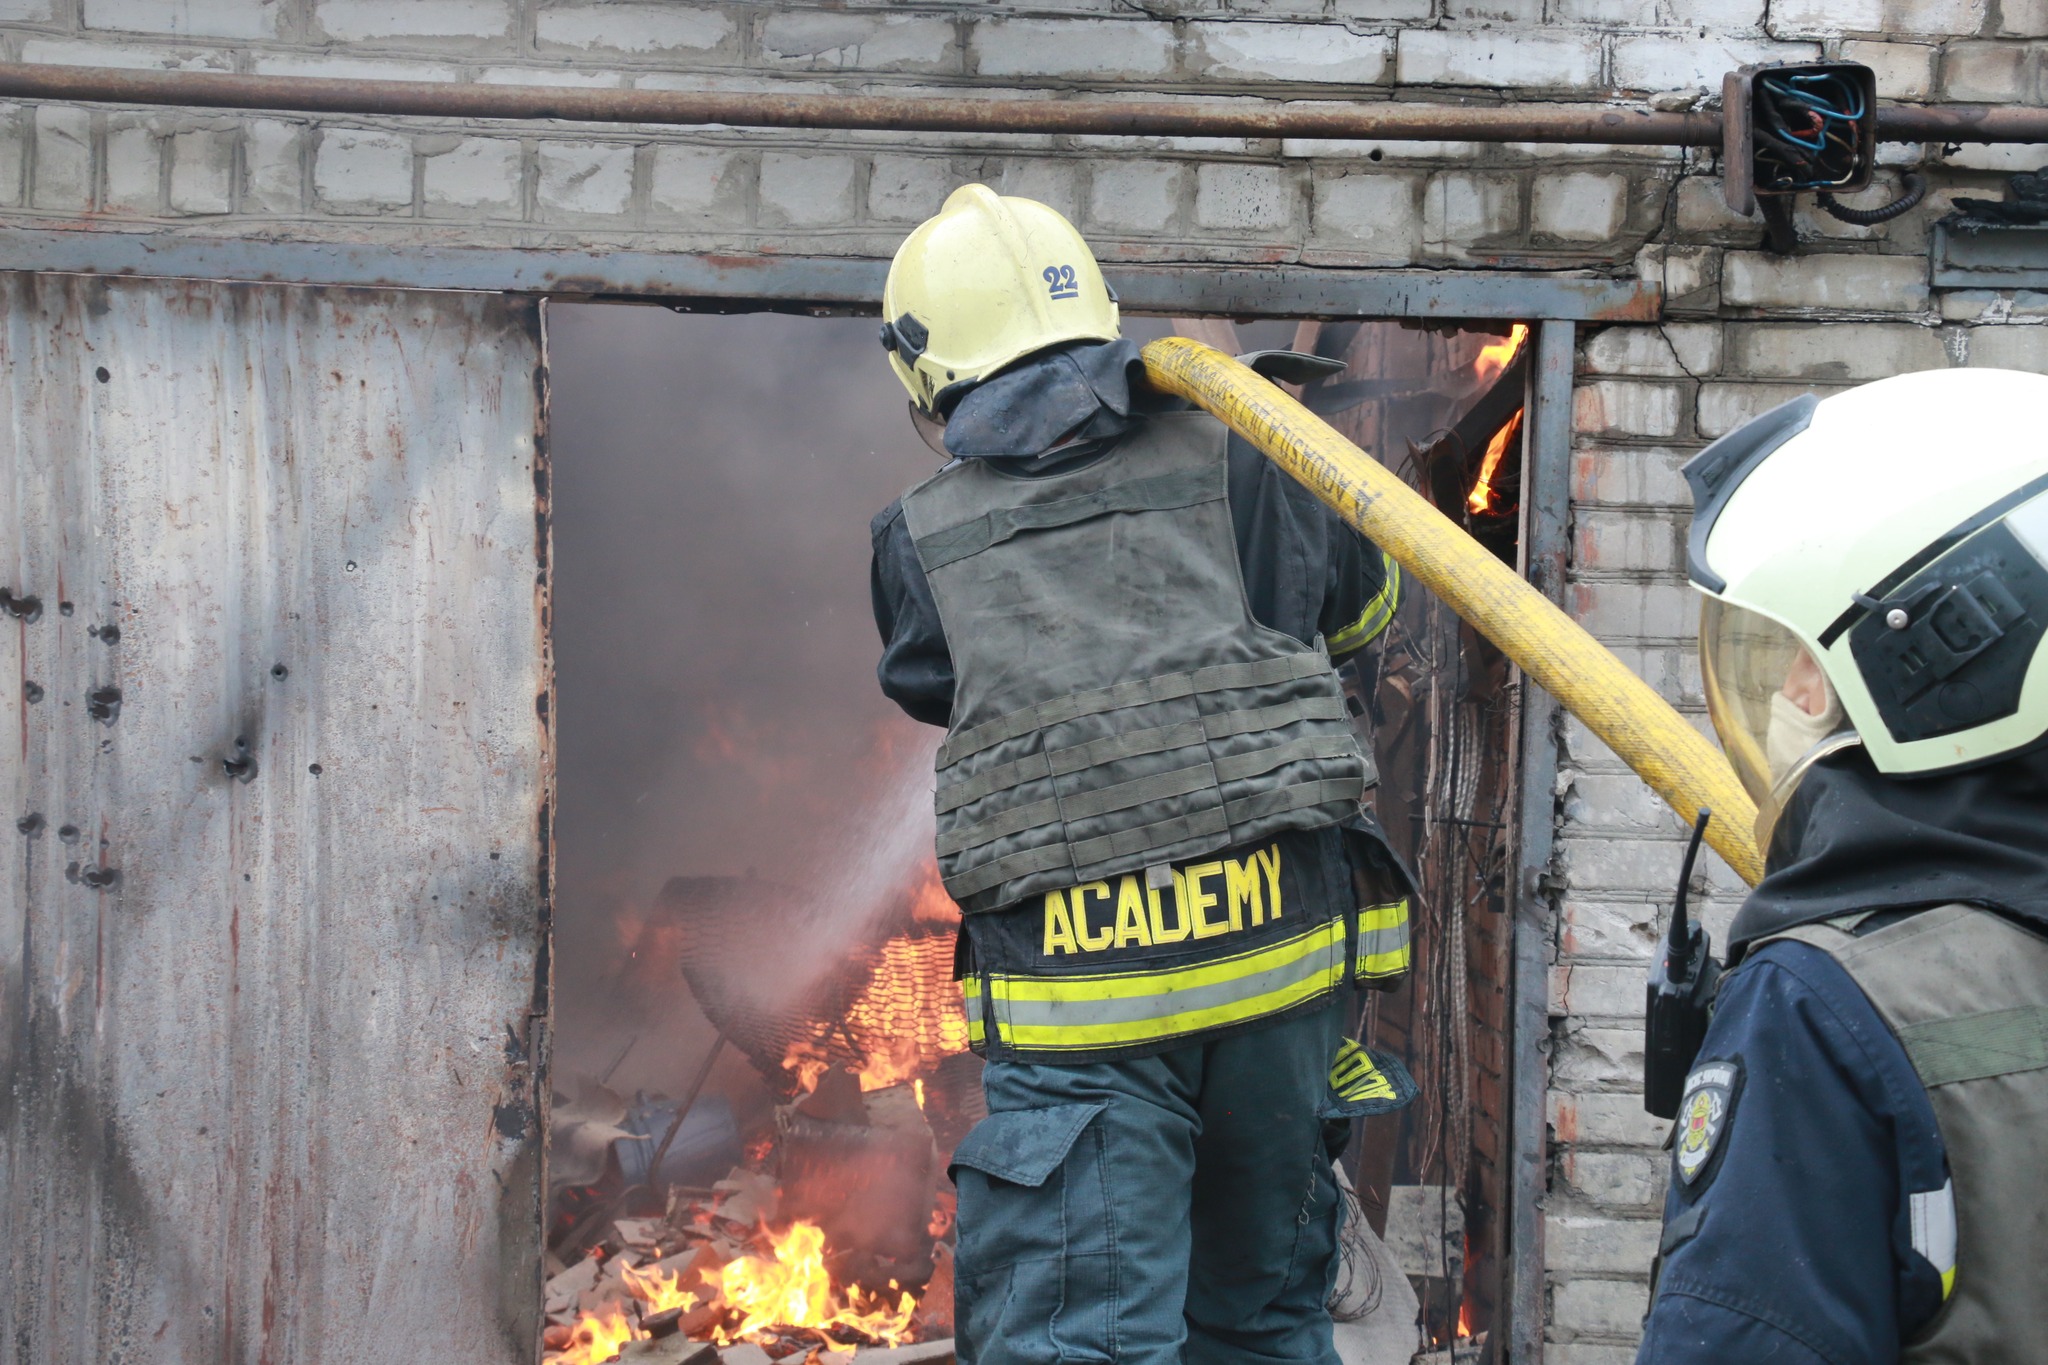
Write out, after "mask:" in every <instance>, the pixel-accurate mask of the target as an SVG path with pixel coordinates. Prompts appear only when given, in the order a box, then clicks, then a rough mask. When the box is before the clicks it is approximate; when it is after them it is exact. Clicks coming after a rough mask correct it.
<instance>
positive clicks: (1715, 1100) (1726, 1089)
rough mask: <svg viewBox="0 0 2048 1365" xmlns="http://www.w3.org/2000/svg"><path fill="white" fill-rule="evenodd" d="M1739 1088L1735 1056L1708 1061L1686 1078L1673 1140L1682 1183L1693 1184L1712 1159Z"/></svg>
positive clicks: (1738, 1070) (1737, 1061) (1733, 1109)
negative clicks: (1675, 1136)
mask: <svg viewBox="0 0 2048 1365" xmlns="http://www.w3.org/2000/svg"><path fill="white" fill-rule="evenodd" d="M1741 1089H1742V1063H1741V1062H1740V1061H1739V1060H1734V1059H1731V1060H1728V1061H1720V1062H1708V1063H1707V1064H1706V1065H1704V1066H1701V1067H1699V1068H1697V1069H1695V1070H1694V1071H1693V1073H1692V1074H1691V1075H1690V1076H1687V1077H1686V1078H1685V1098H1683V1099H1681V1100H1680V1101H1679V1102H1678V1130H1677V1140H1676V1141H1675V1142H1674V1143H1673V1144H1672V1158H1673V1161H1674V1162H1675V1164H1676V1165H1677V1167H1678V1178H1679V1179H1680V1180H1681V1181H1683V1182H1684V1183H1685V1184H1687V1185H1692V1184H1696V1183H1697V1182H1698V1181H1699V1179H1700V1177H1701V1176H1702V1175H1703V1174H1704V1173H1705V1172H1706V1170H1707V1168H1708V1166H1709V1165H1711V1164H1712V1163H1713V1160H1714V1153H1715V1152H1716V1151H1717V1150H1719V1148H1720V1145H1721V1137H1722V1135H1723V1134H1724V1133H1726V1132H1727V1131H1728V1120H1729V1117H1730V1116H1731V1115H1732V1114H1733V1113H1734V1112H1735V1100H1736V1096H1737V1094H1738V1092H1740V1090H1741Z"/></svg>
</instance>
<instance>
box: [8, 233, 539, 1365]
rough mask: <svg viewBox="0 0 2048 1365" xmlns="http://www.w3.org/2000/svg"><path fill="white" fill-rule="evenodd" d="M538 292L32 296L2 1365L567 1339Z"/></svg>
mask: <svg viewBox="0 0 2048 1365" xmlns="http://www.w3.org/2000/svg"><path fill="white" fill-rule="evenodd" d="M543 379H544V369H543V355H542V342H541V329H540V320H539V316H538V305H536V304H534V303H531V302H519V301H512V300H507V299H505V298H502V297H499V296H494V295H480V294H428V293H397V292H367V291H364V292H351V291H340V290H322V289H309V288H289V287H271V286H241V285H222V284H210V283H192V282H177V281H145V280H131V281H106V280H96V279H89V278H84V277H75V276H54V275H41V276H38V275H25V274H13V275H0V588H4V589H5V590H6V593H7V596H5V597H4V598H0V611H4V612H5V613H6V615H5V616H0V680H4V681H0V736H4V739H0V743H4V745H5V748H6V750H8V751H10V752H9V753H8V754H7V756H6V757H4V758H0V792H4V793H5V799H6V801H7V803H8V805H9V807H10V808H9V809H7V810H6V811H5V812H4V814H5V819H6V821H7V824H6V825H5V826H0V830H4V832H5V835H6V837H5V839H4V841H0V884H4V890H0V1015H4V1022H0V1072H4V1075H5V1086H4V1088H0V1266H4V1267H5V1270H6V1283H5V1286H4V1288H0V1354H4V1355H5V1357H6V1358H8V1359H11V1360H18V1361H24V1362H27V1361H34V1362H39V1363H40V1362H50V1361H61V1362H71V1361H77V1362H88V1361H89V1362H94V1363H95V1365H98V1363H99V1362H111V1361H131V1360H132V1361H199V1360H206V1361H226V1362H235V1363H236V1365H240V1363H241V1362H250V1363H252V1365H253V1363H254V1362H294V1363H301V1362H316V1361H318V1362H328V1361H378V1362H388V1361H396V1360H437V1361H450V1362H463V1363H464V1365H470V1363H471V1362H496V1361H526V1360H531V1359H532V1357H533V1354H534V1349H535V1317H536V1313H537V1311H538V1303H537V1296H536V1293H535V1288H536V1284H537V1272H538V1265H537V1260H538V1254H539V1253H538V1245H539V1220H540V1191H541V1151H542V1145H541V1134H540V1119H539V1116H538V1110H539V1108H540V1105H539V1104H538V1102H537V1097H536V1095H535V1094H534V1077H535V1074H536V1071H537V1069H538V1062H537V1060H536V1056H535V1054H536V1051H537V1050H538V1049H540V1048H542V1047H543V1046H544V1041H543V1037H542V1034H543V1030H542V1028H541V1022H542V1019H543V1018H544V1016H543V1015H542V1014H541V1011H543V1010H544V1009H545V1006H546V1003H547V1001H546V988H545V984H544V983H545V979H546V956H545V944H546V913H547V895H546V888H547V883H548V872H547V857H548V848H547V822H548V803H549V796H550V790H551V788H550V772H551V768H550V762H551V741H550V737H549V734H548V727H549V724H550V717H549V707H548V705H547V695H548V690H549V685H550V683H549V671H548V663H547V642H546V607H547V603H546V564H545V549H546V518H545V512H546V471H545V451H544V449H543V448H542V441H541V433H542V426H543V402H544V392H543Z"/></svg>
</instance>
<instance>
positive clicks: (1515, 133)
mask: <svg viewBox="0 0 2048 1365" xmlns="http://www.w3.org/2000/svg"><path fill="white" fill-rule="evenodd" d="M0 97H4V98H7V99H37V100H65V101H77V102H86V103H94V104H131V105H132V104H160V105H176V106H180V107H184V108H203V109H261V110H267V111H283V112H291V113H308V114H369V115H401V116H409V117H427V118H460V119H559V120H563V121H567V122H576V123H637V124H684V125H697V126H703V125H710V124H723V125H726V126H729V127H736V128H862V129H873V130H878V131H886V132H929V133H1091V134H1120V135H1126V136H1133V135H1142V136H1152V137H1265V138H1277V137H1292V138H1372V139H1377V140H1382V141H1389V142H1399V141H1436V140H1440V139H1458V140H1466V141H1479V142H1587V143H1605V144H1610V145H1624V144H1625V145H1632V146H1680V145H1683V146H1701V147H1704V146H1712V145H1717V144H1718V143H1719V142H1720V138H1721V119H1720V116H1719V115H1718V114H1697V113H1672V114H1664V113H1647V112H1644V111H1641V110H1634V109H1584V108H1571V107H1566V106H1546V105H1542V104H1496V105H1469V106H1467V105H1460V106H1446V105H1415V104H1406V103H1402V102H1399V101H1394V100H1373V101H1368V102H1358V103H1352V104H1348V105H1343V106H1339V107H1335V108H1314V109H1304V108H1294V107H1288V106H1285V105H1234V104H1223V103H1206V104H1164V103H1139V102H1137V101H1134V100H1097V99H1053V98H1047V99H1006V100H990V99H980V98H957V99H956V98H933V97H929V96H914V97H913V96H905V97H898V96H891V95H773V94H762V93H757V92H728V91H683V90H580V89H577V90H572V89H561V88H557V87H552V86H512V85H455V84H450V83H447V82H442V81H360V80H336V79H332V78H328V77H315V76H247V75H237V74H233V73H229V72H220V71H128V70H116V69H111V68H106V67H84V66H50V65H30V64H11V65H10V64H0Z"/></svg>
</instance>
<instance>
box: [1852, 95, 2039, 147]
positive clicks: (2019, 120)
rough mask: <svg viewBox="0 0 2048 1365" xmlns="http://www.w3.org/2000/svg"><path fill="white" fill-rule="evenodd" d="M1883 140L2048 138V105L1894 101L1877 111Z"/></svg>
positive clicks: (1950, 140)
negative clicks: (1892, 103)
mask: <svg viewBox="0 0 2048 1365" xmlns="http://www.w3.org/2000/svg"><path fill="white" fill-rule="evenodd" d="M1877 137H1878V141H1880V142H2048V109H2035V108H2025V107H2022V106H2020V105H2013V104H1944V105H1936V106H1930V107H1924V108H1923V107H1921V106H1917V105H1903V104H1894V105H1889V106H1887V107H1885V108H1883V109H1880V110H1878V111H1877Z"/></svg>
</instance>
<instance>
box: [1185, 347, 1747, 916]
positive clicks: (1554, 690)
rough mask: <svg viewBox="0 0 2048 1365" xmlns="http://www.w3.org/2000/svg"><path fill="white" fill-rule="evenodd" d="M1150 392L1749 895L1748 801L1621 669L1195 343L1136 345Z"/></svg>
mask: <svg viewBox="0 0 2048 1365" xmlns="http://www.w3.org/2000/svg"><path fill="white" fill-rule="evenodd" d="M1144 357H1145V370H1146V374H1147V375H1148V377H1149V378H1150V379H1151V380H1152V382H1153V384H1154V385H1156V386H1157V387H1158V388H1160V389H1163V390H1165V391H1166V392H1168V393H1173V394H1177V395H1179V396H1180V397H1182V398H1185V399H1187V400H1189V401H1190V402H1192V403H1194V404H1195V405H1196V406H1198V407H1200V408H1203V409H1205V410H1206V411H1208V412H1210V413H1213V414H1214V415H1215V416H1216V417H1218V418H1220V419H1221V420H1222V421H1223V422H1224V423H1225V424H1226V425H1228V426H1229V427H1230V429H1231V430H1233V431H1235V432H1237V433H1238V434H1239V435H1241V436H1243V437H1244V438H1245V439H1246V440H1248V441H1250V442H1251V443H1252V444H1253V445H1255V446H1257V447H1258V448H1259V449H1260V450H1262V451H1264V452H1265V453H1266V454H1267V455H1268V456H1269V457H1270V458H1271V459H1272V460H1273V462H1274V463H1275V464H1277V465H1279V466H1280V467H1281V468H1282V469H1284V470H1286V471H1287V472H1288V473H1289V474H1292V475H1293V476H1294V477H1295V478H1296V479H1299V480H1300V481H1301V482H1302V483H1303V484H1304V485H1306V486H1307V488H1308V489H1309V491H1310V492H1312V493H1314V494H1315V495H1316V496H1317V497H1318V498H1321V499H1322V500H1323V501H1324V502H1326V503H1328V504H1329V505H1330V506H1331V507H1332V508H1333V509H1335V511H1336V512H1337V514H1338V515H1339V516H1341V517H1343V518H1344V520H1346V521H1348V522H1350V523H1351V524H1352V525H1353V526H1355V527H1357V528H1358V530H1359V532H1360V534H1362V535H1364V536H1365V537H1366V538H1367V539H1369V540H1371V541H1372V542H1373V544H1375V545H1377V546H1379V547H1380V548H1381V549H1382V550H1385V551H1386V552H1387V554H1389V555H1390V556H1392V557H1393V559H1394V560H1395V562H1397V563H1398V564H1400V566H1401V567H1402V568H1403V569H1404V570H1406V571H1407V572H1408V573H1409V574H1411V575H1412V576H1413V577H1414V578H1416V579H1417V580H1418V581H1420V582H1421V583H1422V584H1423V585H1424V586H1425V587H1427V588H1428V589H1429V590H1430V591H1431V592H1433V593H1435V594H1436V595H1437V596H1438V597H1439V598H1441V599H1442V600H1443V602H1444V603H1445V605H1447V606H1449V607H1450V609H1451V610H1452V611H1455V612H1456V613H1457V614H1458V615H1459V616H1461V617H1463V618H1464V619H1465V620H1467V621H1469V622H1471V623H1472V625H1473V627H1474V628H1475V629H1477V630H1478V631H1479V633H1480V634H1482V635H1484V636H1485V637H1486V638H1487V639H1489V640H1491V641H1493V643H1494V644H1495V645H1496V646H1498V647H1499V648H1500V650H1501V652H1502V653H1504V654H1506V655H1507V656H1508V657H1509V658H1510V659H1513V660H1514V661H1515V662H1516V663H1517V664H1518V665H1520V666H1521V669H1522V671H1523V672H1524V673H1526V674H1528V675H1529V676H1530V677H1531V678H1533V679H1535V680H1536V682H1537V683H1538V684H1540V685H1541V686H1542V687H1543V688H1544V690H1546V691H1548V692H1549V693H1550V694H1551V695H1552V696H1553V697H1556V698H1557V700H1558V702H1559V703H1560V704H1561V705H1563V706H1564V708H1565V709H1566V710H1567V711H1570V712H1571V713H1572V714H1573V715H1575V716H1577V717H1578V718H1579V719H1580V720H1582V721H1584V722H1585V723H1586V726H1587V728H1589V729H1590V730H1592V732H1593V733H1594V734H1596V735H1598V736H1600V738H1601V739H1602V740H1604V741H1606V743H1607V746H1608V747H1609V748H1611V749H1613V750H1614V752H1615V753H1617V754H1619V755H1620V756H1621V758H1622V761H1623V762H1625V763H1627V764H1628V765H1629V767H1631V768H1633V769H1635V770H1636V772H1637V773H1638V774H1640V775H1641V777H1642V779H1643V780H1644V781H1645V782H1648V783H1649V784H1650V786H1651V787H1653V788H1655V789H1656V792H1657V794H1658V795H1659V796H1661V797H1663V798H1664V799H1665V800H1666V801H1668V802H1670V803H1671V806H1672V809H1674V810H1676V811H1677V812H1678V813H1679V814H1680V815H1682V816H1684V817H1685V819H1686V821H1687V823H1691V822H1692V821H1693V820H1695V819H1696V818H1698V815H1699V812H1700V809H1701V808H1702V807H1711V808H1712V810H1713V812H1714V819H1713V822H1712V824H1710V825H1709V826H1708V829H1707V842H1708V843H1710V844H1712V845H1713V846H1714V848H1715V849H1716V850H1717V851H1718V852H1719V853H1720V854H1721V856H1722V857H1723V858H1726V859H1727V860H1728V864H1729V866H1730V867H1733V868H1734V869H1735V871H1736V872H1738V873H1739V874H1741V876H1742V877H1743V878H1744V879H1745V880H1747V881H1748V882H1750V883H1751V884H1752V885H1754V884H1755V882H1756V881H1757V880H1758V879H1759V878H1760V877H1762V876H1763V867H1764V860H1763V856H1762V854H1761V853H1759V852H1758V850H1757V846H1756V839H1755V837H1754V835H1753V834H1752V830H1753V828H1754V826H1755V824H1756V803H1755V802H1753V801H1751V800H1750V799H1749V793H1748V792H1746V791H1744V790H1743V787H1742V784H1741V783H1740V782H1739V781H1737V780H1736V777H1735V770H1734V769H1733V768H1731V767H1729V766H1728V760H1727V759H1725V758H1723V757H1722V756H1721V754H1720V752H1719V751H1718V750H1716V749H1715V748H1714V746H1713V745H1712V744H1710V743H1708V742H1707V740H1706V738H1705V737H1704V736H1702V735H1701V734H1700V732H1699V731H1697V730H1695V729H1694V728H1693V727H1692V726H1691V725H1690V724H1689V723H1688V722H1687V721H1686V719H1685V718H1684V717H1683V716H1681V715H1679V714H1678V712H1677V711H1676V710H1674V709H1673V708H1672V706H1671V704H1670V703H1669V702H1667V701H1665V700H1664V699H1663V698H1662V697H1660V696H1658V695H1657V694H1656V692H1654V691H1652V690H1651V688H1650V686H1649V684H1647V683H1645V682H1644V681H1643V680H1642V679H1641V678H1638V677H1637V676H1636V675H1635V674H1633V673H1631V672H1629V670H1628V667H1627V665H1625V664H1623V663H1622V662H1621V660H1619V659H1617V658H1615V657H1614V655H1613V654H1612V653H1611V652H1610V651H1609V650H1608V649H1607V648H1606V646H1604V645H1602V644H1601V643H1600V642H1599V641H1598V640H1596V639H1594V638H1593V637H1592V636H1591V635H1589V634H1587V633H1586V630H1585V628H1584V627H1582V626H1580V625H1579V623H1578V622H1576V621H1574V620H1572V619H1571V618H1570V617H1569V616H1566V615H1565V614H1564V613H1563V612H1562V611H1560V610H1559V609H1558V608H1557V607H1556V606H1555V605H1554V604H1552V602H1551V601H1550V599H1548V598H1546V597H1545V596H1543V594H1541V593H1539V592H1537V591H1536V590H1535V589H1534V588H1532V587H1530V586H1529V585H1528V584H1527V583H1525V582H1523V581H1522V579H1521V578H1520V577H1519V576H1518V575H1516V573H1515V572H1514V571H1513V570H1512V569H1510V568H1508V566H1507V565H1505V564H1503V563H1501V561H1500V560H1499V559H1497V558H1495V557H1494V556H1493V554H1492V553H1490V552H1489V551H1488V550H1487V549H1486V548H1485V547H1483V546H1482V545H1480V544H1479V542H1477V541H1475V540H1474V539H1472V537H1470V536H1468V535H1466V534H1465V532H1464V531H1462V530H1460V529H1459V528H1458V526H1457V525H1456V524H1455V523H1454V522H1452V521H1451V519H1450V518H1449V517H1446V516H1445V515H1444V514H1443V513H1441V512H1439V511H1437V510H1436V508H1434V507H1432V506H1431V505H1430V504H1429V503H1428V501H1426V500H1425V499H1424V498H1423V497H1422V496H1421V495H1420V494H1418V493H1416V492H1415V491H1414V490H1413V489H1411V488H1409V487H1408V485H1407V484H1405V483H1403V482H1402V481H1401V480H1400V478H1399V477H1398V476H1396V475H1395V474H1394V473H1393V472H1392V471H1391V470H1389V469H1387V468H1386V466H1384V465H1382V464H1380V463H1379V462H1378V461H1377V460H1375V459H1373V458H1372V457H1371V456H1370V455H1367V454H1366V453H1365V452H1364V451H1362V450H1360V449H1359V448H1358V447H1357V446H1355V445H1353V444H1352V443H1351V442H1349V441H1347V440H1345V439H1344V438H1343V437H1342V436H1340V435H1338V434H1337V433H1336V432H1335V431H1333V430H1331V428H1330V427H1329V425H1328V424H1327V423H1325V422H1323V421H1322V420H1321V419H1320V418H1318V417H1316V416H1315V415H1314V414H1313V413H1311V412H1310V411H1309V410H1308V409H1307V408H1304V407H1303V406H1301V404H1299V403H1297V402H1295V401H1294V400H1293V399H1292V398H1290V397H1288V396H1287V395H1286V394H1285V393H1283V392H1282V391H1281V390H1280V389H1279V388H1277V387H1275V386H1274V385H1273V384H1271V383H1268V382H1267V381H1266V380H1265V379H1263V378H1261V377H1260V376H1258V375H1256V374H1254V373H1252V371H1251V370H1249V369H1247V368H1246V367H1245V366H1243V365H1240V364H1238V363H1237V361H1235V360H1233V359H1231V358H1230V357H1229V356H1227V355H1224V354H1223V353H1222V352H1221V351H1217V350H1214V349H1212V348H1210V347H1208V346H1204V345H1202V344H1201V343H1200V342H1196V341H1189V340H1187V339H1186V338H1184V337H1167V338H1165V339H1164V340H1160V341H1155V342H1153V343H1152V344H1151V345H1149V346H1147V347H1145V350H1144Z"/></svg>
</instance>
